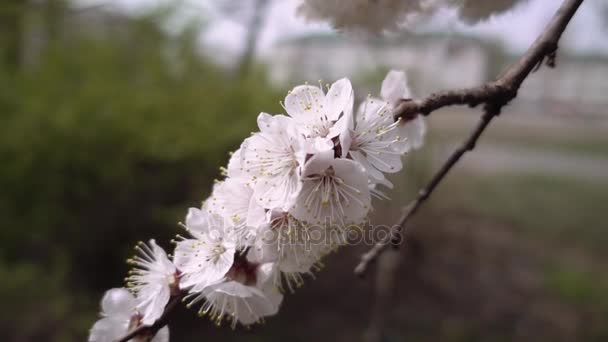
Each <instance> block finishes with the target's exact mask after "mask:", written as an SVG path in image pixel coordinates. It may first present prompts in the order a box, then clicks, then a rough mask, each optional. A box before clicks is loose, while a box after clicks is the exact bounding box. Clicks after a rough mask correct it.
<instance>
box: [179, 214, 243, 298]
mask: <svg viewBox="0 0 608 342" xmlns="http://www.w3.org/2000/svg"><path fill="white" fill-rule="evenodd" d="M228 222H229V221H227V220H224V219H223V218H222V217H221V216H220V215H218V214H215V213H208V212H206V211H204V210H200V209H196V208H190V210H189V211H188V215H187V216H186V223H185V226H186V229H187V231H188V232H189V233H190V235H192V237H193V239H186V238H181V240H179V241H178V242H177V245H176V247H175V252H174V256H173V261H174V263H175V265H176V266H177V268H178V269H179V270H180V272H181V278H180V284H179V285H180V288H181V289H190V288H192V289H193V290H195V291H200V290H201V289H203V288H204V287H205V286H207V285H209V284H212V283H214V282H217V281H219V280H220V279H222V278H223V277H224V276H225V275H226V273H228V270H229V269H230V267H231V266H232V264H233V262H234V254H235V252H236V242H237V241H236V239H237V237H236V234H235V231H234V229H233V228H234V227H233V226H229V225H227V223H228Z"/></svg>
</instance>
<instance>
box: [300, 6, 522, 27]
mask: <svg viewBox="0 0 608 342" xmlns="http://www.w3.org/2000/svg"><path fill="white" fill-rule="evenodd" d="M524 1H525V0H492V1H488V0H408V1H403V0H350V1H343V0H303V1H302V2H301V4H300V6H299V7H298V9H297V13H298V14H299V15H301V16H303V17H305V18H306V19H308V20H313V21H326V22H329V23H330V24H331V25H332V26H333V27H334V28H336V29H339V30H349V31H364V32H371V33H382V32H384V31H398V30H399V29H400V28H402V27H408V26H412V25H414V24H417V23H419V22H420V21H422V20H424V19H428V18H430V17H431V16H432V15H433V14H435V13H437V12H438V11H440V10H446V9H447V10H455V12H456V13H457V14H458V17H459V18H460V19H462V20H463V21H464V22H465V23H476V22H479V21H483V20H486V19H488V18H490V17H491V16H492V15H496V14H501V13H504V12H506V11H508V10H510V9H511V8H513V7H514V6H515V5H517V4H519V3H522V2H524Z"/></svg>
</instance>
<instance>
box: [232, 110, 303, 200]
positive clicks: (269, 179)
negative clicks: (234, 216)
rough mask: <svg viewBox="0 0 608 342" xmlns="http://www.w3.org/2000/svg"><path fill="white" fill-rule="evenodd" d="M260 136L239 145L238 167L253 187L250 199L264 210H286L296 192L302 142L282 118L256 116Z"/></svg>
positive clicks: (288, 118) (254, 136)
mask: <svg viewBox="0 0 608 342" xmlns="http://www.w3.org/2000/svg"><path fill="white" fill-rule="evenodd" d="M258 126H259V128H260V132H258V133H255V134H254V135H252V136H251V137H249V138H247V139H246V140H245V141H244V142H243V144H242V145H241V153H240V156H241V162H240V163H241V165H242V167H243V169H244V170H245V172H246V173H247V174H248V175H249V176H250V177H251V180H252V183H253V184H254V195H253V196H254V198H255V200H256V201H257V202H258V203H259V204H260V205H261V206H263V207H264V208H276V207H282V208H289V207H290V206H291V205H293V201H294V200H295V196H297V193H298V191H299V188H300V185H301V184H300V174H299V168H300V166H301V165H302V164H303V163H304V158H305V156H306V155H305V150H304V148H303V145H304V142H303V137H301V136H300V135H299V134H298V133H297V132H296V129H295V126H294V123H293V120H292V119H291V118H290V117H287V116H284V115H275V116H271V115H269V114H266V113H261V114H260V115H259V116H258Z"/></svg>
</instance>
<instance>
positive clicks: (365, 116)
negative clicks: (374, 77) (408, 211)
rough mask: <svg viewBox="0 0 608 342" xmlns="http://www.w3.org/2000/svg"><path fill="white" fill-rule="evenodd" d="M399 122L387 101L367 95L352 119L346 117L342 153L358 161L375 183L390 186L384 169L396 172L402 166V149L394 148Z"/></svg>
mask: <svg viewBox="0 0 608 342" xmlns="http://www.w3.org/2000/svg"><path fill="white" fill-rule="evenodd" d="M398 126H399V122H395V120H394V119H393V115H392V111H391V108H390V104H388V103H387V102H385V101H382V100H378V99H372V98H368V99H367V100H366V101H364V102H363V103H362V104H361V105H360V106H359V110H358V112H357V116H356V118H355V122H354V123H353V120H352V119H349V120H348V127H347V128H345V129H343V131H342V133H341V134H340V143H341V146H342V154H343V156H348V157H350V158H352V159H353V160H355V161H357V162H358V163H359V164H361V166H363V168H364V169H365V171H366V172H367V173H368V174H369V177H370V181H371V182H372V183H374V184H376V183H382V184H385V185H387V186H389V187H392V184H391V183H390V182H389V181H388V180H386V178H385V176H384V173H395V172H398V171H400V170H401V168H402V167H403V166H402V163H401V155H402V153H401V152H399V151H397V150H396V148H395V143H397V142H398V141H399V138H398V137H397V128H398Z"/></svg>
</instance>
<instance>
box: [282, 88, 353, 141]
mask: <svg viewBox="0 0 608 342" xmlns="http://www.w3.org/2000/svg"><path fill="white" fill-rule="evenodd" d="M353 100H354V95H353V88H352V85H351V83H350V81H349V80H348V79H347V78H342V79H340V80H338V81H336V82H334V83H333V84H332V85H331V87H329V90H328V91H327V94H325V93H324V91H323V89H322V88H320V87H316V86H311V85H300V86H297V87H295V88H293V89H292V90H291V91H290V92H289V93H288V94H287V96H286V97H285V103H284V107H285V111H287V114H288V115H289V116H291V117H292V118H293V120H294V123H295V124H296V127H297V129H298V130H299V131H300V132H302V133H303V134H304V135H305V136H306V137H308V138H315V137H321V138H328V139H331V138H333V137H335V136H337V135H338V134H339V133H340V132H339V131H336V132H335V131H333V130H332V127H333V126H334V124H335V122H336V121H338V119H339V118H340V116H341V115H342V114H345V115H348V114H350V113H352V107H353Z"/></svg>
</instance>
